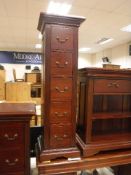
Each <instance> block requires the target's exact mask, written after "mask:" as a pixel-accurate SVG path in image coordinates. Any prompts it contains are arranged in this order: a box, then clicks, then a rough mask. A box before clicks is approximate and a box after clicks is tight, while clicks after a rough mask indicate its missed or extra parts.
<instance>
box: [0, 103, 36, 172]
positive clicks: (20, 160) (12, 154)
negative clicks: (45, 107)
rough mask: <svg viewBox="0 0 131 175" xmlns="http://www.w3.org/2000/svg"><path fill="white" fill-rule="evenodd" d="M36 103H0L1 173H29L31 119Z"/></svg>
mask: <svg viewBox="0 0 131 175" xmlns="http://www.w3.org/2000/svg"><path fill="white" fill-rule="evenodd" d="M34 114H35V105H34V104H29V103H28V104H26V103H22V104H20V103H19V104H12V103H0V174H1V175H29V174H30V160H29V153H30V151H29V142H30V137H29V133H30V132H29V131H30V130H29V121H30V119H31V117H32V115H34Z"/></svg>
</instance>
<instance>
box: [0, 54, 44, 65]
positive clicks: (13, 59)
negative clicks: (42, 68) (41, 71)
mask: <svg viewBox="0 0 131 175" xmlns="http://www.w3.org/2000/svg"><path fill="white" fill-rule="evenodd" d="M0 63H10V64H42V55H41V54H40V53H31V52H8V51H0Z"/></svg>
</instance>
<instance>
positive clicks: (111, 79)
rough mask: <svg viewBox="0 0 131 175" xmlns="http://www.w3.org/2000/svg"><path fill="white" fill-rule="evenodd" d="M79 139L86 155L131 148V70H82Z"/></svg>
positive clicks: (80, 76)
mask: <svg viewBox="0 0 131 175" xmlns="http://www.w3.org/2000/svg"><path fill="white" fill-rule="evenodd" d="M78 88H79V90H78V91H79V92H78V94H79V103H78V104H79V106H78V107H79V109H78V126H77V142H78V144H79V146H80V148H81V149H82V151H83V156H84V157H87V156H90V155H93V154H96V153H98V152H100V151H104V150H116V149H123V148H124V149H125V148H131V70H127V69H114V70H113V69H102V68H83V69H80V70H79V81H78Z"/></svg>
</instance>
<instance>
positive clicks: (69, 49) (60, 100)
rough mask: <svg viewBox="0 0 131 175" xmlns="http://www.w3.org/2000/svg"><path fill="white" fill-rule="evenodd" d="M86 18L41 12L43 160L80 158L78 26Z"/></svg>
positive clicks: (41, 154)
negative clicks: (78, 136)
mask: <svg viewBox="0 0 131 175" xmlns="http://www.w3.org/2000/svg"><path fill="white" fill-rule="evenodd" d="M84 20H85V18H77V17H68V16H59V15H49V14H45V13H41V14H40V18H39V24H38V30H39V31H41V33H42V35H43V40H42V43H43V54H44V61H43V62H44V69H43V75H44V80H43V82H44V83H43V84H45V86H44V87H43V91H44V94H45V95H44V94H43V98H44V101H45V102H44V116H45V117H44V142H43V147H42V151H41V153H40V161H41V162H42V161H44V160H50V159H54V158H57V157H66V158H68V157H79V155H80V152H79V150H78V148H77V147H76V142H75V131H76V122H75V121H76V98H77V97H76V94H77V61H78V27H79V26H80V24H81V23H82V22H83V21H84Z"/></svg>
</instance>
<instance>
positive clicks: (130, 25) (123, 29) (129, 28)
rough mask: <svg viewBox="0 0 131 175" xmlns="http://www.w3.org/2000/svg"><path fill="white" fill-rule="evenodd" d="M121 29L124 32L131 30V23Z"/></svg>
mask: <svg viewBox="0 0 131 175" xmlns="http://www.w3.org/2000/svg"><path fill="white" fill-rule="evenodd" d="M121 30H122V31H123V32H131V24H129V25H128V26H126V27H123V28H121Z"/></svg>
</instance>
